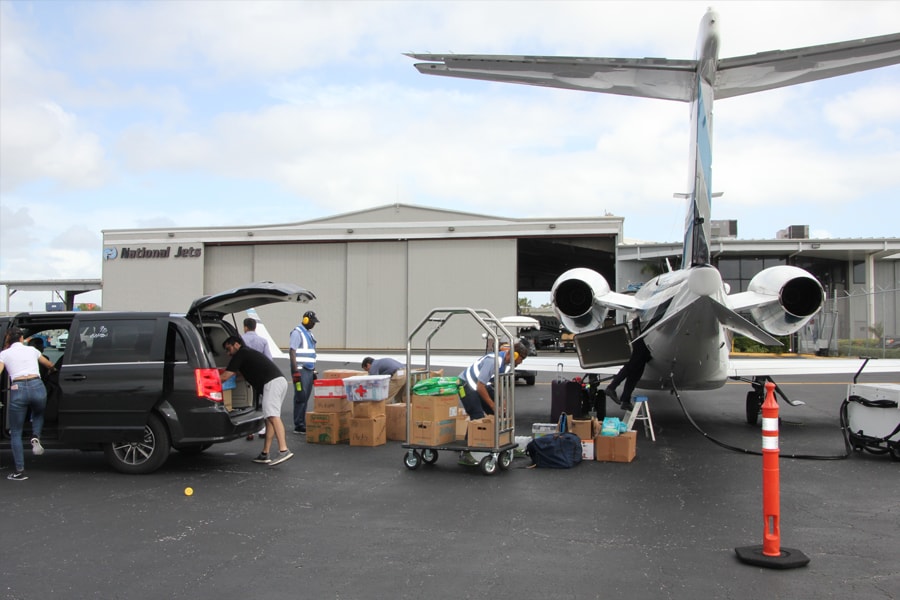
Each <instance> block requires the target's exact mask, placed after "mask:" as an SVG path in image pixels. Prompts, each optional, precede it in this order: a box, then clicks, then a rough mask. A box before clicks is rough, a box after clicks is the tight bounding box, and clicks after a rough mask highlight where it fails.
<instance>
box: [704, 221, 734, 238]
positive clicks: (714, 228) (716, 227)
mask: <svg viewBox="0 0 900 600" xmlns="http://www.w3.org/2000/svg"><path fill="white" fill-rule="evenodd" d="M709 232H710V235H711V236H712V238H713V239H715V238H736V237H737V220H735V219H730V220H727V221H726V220H720V221H715V220H714V221H710V222H709Z"/></svg>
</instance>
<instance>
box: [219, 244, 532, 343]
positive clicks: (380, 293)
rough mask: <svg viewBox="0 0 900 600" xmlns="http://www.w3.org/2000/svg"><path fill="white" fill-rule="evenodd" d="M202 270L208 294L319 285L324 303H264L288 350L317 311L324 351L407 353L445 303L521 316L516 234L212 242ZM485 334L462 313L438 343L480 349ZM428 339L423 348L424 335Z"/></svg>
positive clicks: (318, 295)
mask: <svg viewBox="0 0 900 600" xmlns="http://www.w3.org/2000/svg"><path fill="white" fill-rule="evenodd" d="M204 271H205V276H204V278H205V285H204V293H206V294H210V293H216V292H220V291H222V290H226V289H229V288H232V287H236V286H239V285H244V284H246V283H248V282H251V281H279V282H290V283H296V284H298V285H301V286H303V287H306V288H308V289H310V290H312V291H313V292H314V293H315V294H316V300H314V301H313V302H312V303H310V304H309V305H300V306H297V305H283V304H275V305H271V306H264V307H261V308H260V309H259V314H260V316H261V317H262V319H263V321H264V322H265V323H266V327H267V329H268V330H269V332H270V333H271V334H272V336H273V337H274V338H275V341H276V342H277V343H278V344H279V345H280V346H282V347H287V345H288V339H289V335H290V331H291V329H293V327H294V326H296V324H297V323H298V322H299V320H300V317H301V315H302V314H303V313H304V312H305V311H306V310H309V309H312V310H315V311H316V314H317V315H318V317H319V319H321V322H320V323H319V324H318V325H316V327H315V329H314V330H313V333H314V334H315V336H316V339H317V340H318V343H319V346H320V347H321V348H323V349H324V348H337V349H344V348H353V349H364V348H379V349H382V348H383V349H392V350H403V349H405V348H406V344H407V339H408V336H409V333H410V331H411V330H412V329H413V328H414V327H416V326H417V325H418V324H419V323H420V322H421V321H422V319H424V318H425V317H426V315H427V314H428V313H429V312H430V311H431V310H432V309H434V308H437V307H459V306H466V307H472V308H484V309H487V310H489V311H491V312H492V313H494V314H495V316H497V317H503V316H506V315H512V314H515V313H516V240H514V239H487V240H485V239H479V240H471V239H470V240H455V239H447V240H415V241H384V242H373V241H363V242H351V243H343V242H341V243H297V244H272V245H259V246H210V247H208V248H207V249H206V267H205V269H204ZM427 331H430V328H429V329H428V330H427ZM481 332H482V330H481V329H478V328H477V326H476V325H475V324H474V321H473V320H471V319H468V318H461V317H456V318H454V319H453V321H452V325H448V326H447V327H446V328H445V329H443V330H442V331H441V332H440V333H439V334H438V335H437V336H436V337H435V338H434V344H433V346H432V347H433V348H434V349H435V350H438V349H446V348H453V349H457V348H458V349H463V348H464V349H470V350H471V349H479V348H482V347H483V340H482V338H481ZM420 338H421V339H420ZM420 338H417V340H416V341H421V342H422V343H423V344H424V341H425V335H424V334H423V335H422V336H420Z"/></svg>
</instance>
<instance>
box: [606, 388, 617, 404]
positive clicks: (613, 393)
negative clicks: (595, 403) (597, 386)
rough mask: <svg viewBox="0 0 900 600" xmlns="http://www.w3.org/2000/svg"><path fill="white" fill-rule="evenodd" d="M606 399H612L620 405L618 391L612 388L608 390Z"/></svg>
mask: <svg viewBox="0 0 900 600" xmlns="http://www.w3.org/2000/svg"><path fill="white" fill-rule="evenodd" d="M606 397H607V398H609V399H611V400H612V401H613V402H615V403H616V404H618V403H619V395H618V394H616V390H614V389H612V388H606Z"/></svg>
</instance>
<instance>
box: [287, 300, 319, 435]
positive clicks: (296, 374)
mask: <svg viewBox="0 0 900 600" xmlns="http://www.w3.org/2000/svg"><path fill="white" fill-rule="evenodd" d="M318 322H319V318H318V317H316V313H315V312H313V311H311V310H308V311H306V312H305V313H303V318H302V319H301V320H300V324H299V325H297V326H296V327H294V329H292V330H291V348H290V355H291V374H292V376H293V379H294V433H298V434H305V433H306V405H307V403H308V402H309V395H310V394H311V393H312V390H313V380H315V378H316V338H315V337H314V336H313V334H312V332H311V331H310V330H311V329H312V328H313V327H315V325H316V323H318Z"/></svg>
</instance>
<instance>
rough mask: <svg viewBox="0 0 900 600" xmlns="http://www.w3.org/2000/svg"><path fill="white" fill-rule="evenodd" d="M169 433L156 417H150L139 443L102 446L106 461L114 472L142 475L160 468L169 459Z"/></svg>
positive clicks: (115, 443)
mask: <svg viewBox="0 0 900 600" xmlns="http://www.w3.org/2000/svg"><path fill="white" fill-rule="evenodd" d="M170 445H171V442H170V440H169V431H168V430H167V429H166V426H165V424H163V422H162V419H160V418H159V417H158V416H157V415H153V414H151V415H150V418H149V419H147V424H146V425H145V426H144V438H143V439H142V440H141V441H139V442H110V443H107V444H104V445H103V453H104V454H105V455H106V461H107V462H108V463H109V466H111V467H112V468H113V469H115V470H116V471H119V472H120V473H128V474H131V475H144V474H147V473H152V472H153V471H156V470H157V469H158V468H160V467H161V466H162V465H163V463H165V462H166V459H167V458H169V449H170Z"/></svg>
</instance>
